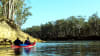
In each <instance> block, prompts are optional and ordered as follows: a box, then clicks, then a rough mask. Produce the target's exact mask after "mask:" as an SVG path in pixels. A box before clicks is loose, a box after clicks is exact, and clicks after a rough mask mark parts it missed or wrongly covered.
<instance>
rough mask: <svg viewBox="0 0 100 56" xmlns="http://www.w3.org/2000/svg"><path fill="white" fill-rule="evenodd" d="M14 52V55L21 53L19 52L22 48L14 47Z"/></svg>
mask: <svg viewBox="0 0 100 56" xmlns="http://www.w3.org/2000/svg"><path fill="white" fill-rule="evenodd" d="M14 53H15V56H18V55H21V53H22V48H15V49H14Z"/></svg>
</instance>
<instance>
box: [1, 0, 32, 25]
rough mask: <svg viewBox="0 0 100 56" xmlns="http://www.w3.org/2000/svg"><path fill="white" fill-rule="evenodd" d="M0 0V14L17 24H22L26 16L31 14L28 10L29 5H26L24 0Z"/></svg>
mask: <svg viewBox="0 0 100 56" xmlns="http://www.w3.org/2000/svg"><path fill="white" fill-rule="evenodd" d="M0 2H1V4H0V7H1V9H0V11H2V12H1V14H2V16H3V17H6V19H8V20H12V21H14V22H15V24H17V25H19V26H21V25H22V24H24V23H25V22H26V20H27V19H28V18H27V17H28V16H30V15H31V13H30V12H29V9H30V8H31V7H26V4H25V0H1V1H0Z"/></svg>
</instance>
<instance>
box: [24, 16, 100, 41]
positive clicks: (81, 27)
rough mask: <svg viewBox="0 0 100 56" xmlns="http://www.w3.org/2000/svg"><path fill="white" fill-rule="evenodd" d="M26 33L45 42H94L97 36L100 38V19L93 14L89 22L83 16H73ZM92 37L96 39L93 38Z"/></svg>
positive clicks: (29, 29)
mask: <svg viewBox="0 0 100 56" xmlns="http://www.w3.org/2000/svg"><path fill="white" fill-rule="evenodd" d="M24 31H25V32H26V33H29V34H30V35H32V36H35V37H38V38H41V39H43V40H61V39H63V40H68V39H70V40H73V39H74V40H79V39H80V40H82V39H83V40H84V39H92V40H94V39H98V38H96V36H100V18H99V17H98V15H97V14H93V15H92V16H90V17H89V19H88V21H85V18H84V17H82V16H80V17H75V16H71V17H68V18H67V19H61V20H56V21H55V22H48V23H46V24H43V25H41V26H38V27H37V26H33V27H32V28H27V29H25V30H24ZM92 36H95V37H94V38H92Z"/></svg>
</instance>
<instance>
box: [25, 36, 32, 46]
mask: <svg viewBox="0 0 100 56" xmlns="http://www.w3.org/2000/svg"><path fill="white" fill-rule="evenodd" d="M24 44H26V45H30V44H31V42H30V40H29V37H27V40H25V42H24Z"/></svg>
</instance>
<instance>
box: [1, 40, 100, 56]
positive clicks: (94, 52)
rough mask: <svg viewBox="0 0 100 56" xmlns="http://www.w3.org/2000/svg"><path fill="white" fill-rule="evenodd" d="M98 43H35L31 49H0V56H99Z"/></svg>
mask: <svg viewBox="0 0 100 56" xmlns="http://www.w3.org/2000/svg"><path fill="white" fill-rule="evenodd" d="M99 42H100V41H96V42H94V41H75V42H58V43H57V42H55V43H51V42H48V43H37V46H36V47H32V48H17V49H11V48H4V47H2V48H0V56H100V43H99Z"/></svg>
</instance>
